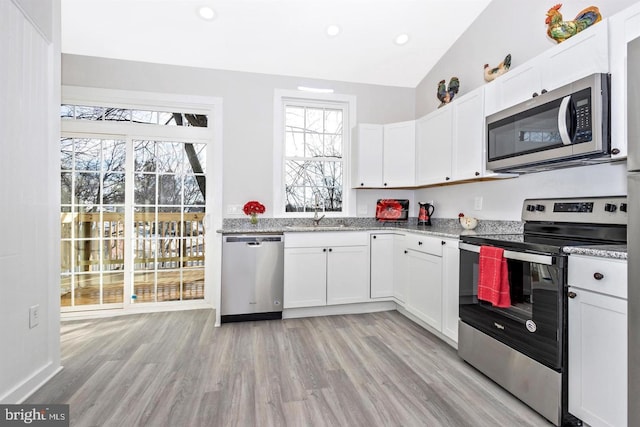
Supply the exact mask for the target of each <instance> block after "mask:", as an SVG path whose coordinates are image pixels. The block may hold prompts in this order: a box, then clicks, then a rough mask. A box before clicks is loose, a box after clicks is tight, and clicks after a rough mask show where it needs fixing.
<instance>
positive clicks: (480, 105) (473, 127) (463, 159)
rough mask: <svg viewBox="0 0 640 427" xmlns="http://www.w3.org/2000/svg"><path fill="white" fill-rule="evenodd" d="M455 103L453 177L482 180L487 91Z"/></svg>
mask: <svg viewBox="0 0 640 427" xmlns="http://www.w3.org/2000/svg"><path fill="white" fill-rule="evenodd" d="M454 102H455V104H454V105H453V146H452V154H451V157H452V162H451V177H452V179H453V180H454V181H457V180H464V179H473V178H478V177H480V176H481V175H482V170H483V169H484V168H483V166H484V156H483V154H484V133H485V131H484V88H480V89H477V90H474V91H473V92H470V93H468V94H467V95H465V96H463V97H461V98H460V99H458V100H454Z"/></svg>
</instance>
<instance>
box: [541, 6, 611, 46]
mask: <svg viewBox="0 0 640 427" xmlns="http://www.w3.org/2000/svg"><path fill="white" fill-rule="evenodd" d="M561 7H562V3H560V4H557V5H555V6H553V7H552V8H551V9H549V10H548V11H547V18H546V20H545V23H546V24H547V35H548V36H549V37H551V38H552V39H554V40H555V41H556V42H558V43H560V42H563V41H565V40H566V39H568V38H569V37H571V36H574V35H576V34H578V33H579V32H580V31H582V30H584V29H585V28H587V27H590V26H592V25H593V24H595V23H596V22H600V21H601V20H602V15H600V10H599V9H598V8H597V7H595V6H589V7H588V8H586V9H584V10H582V11H580V13H578V15H577V16H576V18H575V19H574V20H573V21H563V20H562V14H561V13H560V8H561Z"/></svg>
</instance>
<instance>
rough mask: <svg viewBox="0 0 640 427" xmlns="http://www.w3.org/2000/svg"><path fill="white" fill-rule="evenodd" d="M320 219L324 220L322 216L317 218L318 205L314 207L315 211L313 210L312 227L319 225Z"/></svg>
mask: <svg viewBox="0 0 640 427" xmlns="http://www.w3.org/2000/svg"><path fill="white" fill-rule="evenodd" d="M322 218H324V215H322V216H318V205H316V207H315V209H314V210H313V225H315V226H317V225H320V221H322Z"/></svg>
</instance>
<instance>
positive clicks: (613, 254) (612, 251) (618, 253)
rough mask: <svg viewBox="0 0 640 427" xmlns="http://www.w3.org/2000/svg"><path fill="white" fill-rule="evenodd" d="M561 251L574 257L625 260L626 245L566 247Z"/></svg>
mask: <svg viewBox="0 0 640 427" xmlns="http://www.w3.org/2000/svg"><path fill="white" fill-rule="evenodd" d="M562 250H563V251H564V252H565V253H567V254H574V255H585V256H593V257H599V258H613V259H622V260H626V259H627V245H594V246H566V247H564V248H562Z"/></svg>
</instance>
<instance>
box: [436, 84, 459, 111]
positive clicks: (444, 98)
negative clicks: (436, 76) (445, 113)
mask: <svg viewBox="0 0 640 427" xmlns="http://www.w3.org/2000/svg"><path fill="white" fill-rule="evenodd" d="M459 89H460V80H458V78H457V77H451V80H449V87H447V86H445V84H444V80H440V82H439V83H438V94H437V96H438V99H439V100H440V105H438V108H440V107H442V106H444V105H447V104H448V103H449V102H451V100H452V99H453V97H454V96H456V93H458V90H459Z"/></svg>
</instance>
